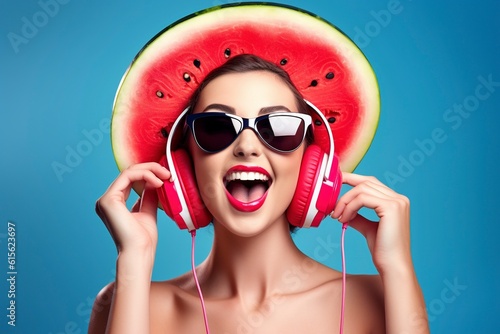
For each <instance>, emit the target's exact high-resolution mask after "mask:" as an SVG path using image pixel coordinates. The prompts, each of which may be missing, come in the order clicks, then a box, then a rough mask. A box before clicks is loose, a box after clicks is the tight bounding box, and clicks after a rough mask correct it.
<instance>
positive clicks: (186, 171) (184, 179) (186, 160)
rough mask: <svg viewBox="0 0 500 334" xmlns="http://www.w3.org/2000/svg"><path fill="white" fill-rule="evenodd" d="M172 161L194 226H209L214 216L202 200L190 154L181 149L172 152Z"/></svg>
mask: <svg viewBox="0 0 500 334" xmlns="http://www.w3.org/2000/svg"><path fill="white" fill-rule="evenodd" d="M172 159H173V161H174V165H175V169H176V170H177V175H178V177H179V179H180V181H181V185H182V192H183V195H184V198H185V200H186V204H187V207H188V209H189V214H190V215H191V219H192V220H193V223H194V226H195V227H196V228H200V227H205V226H207V225H208V224H209V223H210V221H211V220H212V214H211V213H210V212H209V211H208V209H207V207H206V206H205V204H204V203H203V201H202V199H201V196H200V192H199V190H198V185H197V183H196V176H195V173H194V169H193V164H192V162H191V158H190V157H189V154H188V153H187V152H186V150H183V149H179V150H176V151H174V152H172Z"/></svg>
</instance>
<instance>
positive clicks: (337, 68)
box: [111, 3, 380, 171]
mask: <svg viewBox="0 0 500 334" xmlns="http://www.w3.org/2000/svg"><path fill="white" fill-rule="evenodd" d="M242 53H251V54H255V55H257V56H260V57H262V58H264V59H266V60H268V61H271V62H274V63H276V64H279V66H282V67H283V68H284V69H285V70H286V71H287V72H288V73H289V75H290V77H291V79H292V81H293V82H294V83H295V85H296V86H297V88H298V89H299V90H300V91H301V93H302V94H303V96H304V97H305V99H307V100H309V101H311V102H312V103H314V104H315V105H316V106H317V107H318V108H319V109H320V110H321V111H322V112H323V113H324V115H325V116H326V118H327V119H328V120H329V125H330V127H331V129H332V132H333V135H334V139H335V151H336V154H337V155H338V157H339V161H340V167H341V169H342V170H343V171H352V170H354V168H355V167H356V166H357V165H358V163H359V162H360V160H361V159H362V157H363V156H364V154H365V153H366V151H367V150H368V148H369V146H370V144H371V141H372V140H373V137H374V135H375V130H376V128H377V124H378V119H379V112H380V98H379V90H378V85H377V80H376V78H375V75H374V73H373V70H372V68H371V66H370V64H369V63H368V61H367V59H366V58H365V56H364V55H363V53H362V52H361V51H360V50H359V49H358V47H357V46H356V45H355V44H354V43H353V42H352V41H351V40H350V39H349V38H348V37H346V36H345V35H344V34H343V33H342V32H341V31H339V30H338V29H337V28H336V27H334V26H333V25H332V24H330V23H328V22H326V21H325V20H323V19H321V18H319V17H317V16H316V15H314V14H312V13H309V12H306V11H303V10H301V9H297V8H294V7H290V6H284V5H278V4H269V3H240V4H230V5H223V6H219V7H213V8H210V9H207V10H205V11H202V12H198V13H195V14H192V15H190V16H187V17H185V18H183V19H181V20H179V21H177V22H175V23H173V24H172V25H170V26H168V27H167V28H165V29H164V30H163V31H161V32H160V33H159V34H157V35H156V36H155V37H154V38H153V39H151V40H150V41H149V42H148V43H147V44H146V45H145V46H144V48H143V49H142V50H141V51H140V52H139V53H138V54H137V56H136V57H135V59H134V61H133V62H132V64H131V65H130V67H129V68H128V70H127V71H126V73H125V75H124V76H123V78H122V81H121V82H120V85H119V87H118V91H117V94H116V97H115V101H114V106H113V117H112V126H111V139H112V146H113V153H114V156H115V160H116V163H117V165H118V168H119V169H120V170H122V169H124V168H127V167H128V166H130V165H132V164H135V163H139V162H148V161H159V160H160V159H161V157H162V156H163V155H164V154H165V144H166V137H167V135H168V133H169V131H170V128H171V126H172V124H173V122H174V121H175V119H176V118H177V116H178V115H179V114H180V113H181V112H182V110H183V109H184V108H185V107H186V105H187V102H188V100H189V97H190V96H191V94H192V93H193V91H194V90H195V89H196V87H197V86H198V84H199V83H200V82H201V81H202V80H203V78H204V77H205V76H206V75H207V74H208V73H209V72H210V71H211V70H212V69H214V68H216V67H218V66H220V65H222V64H223V63H224V62H225V61H227V59H229V58H230V57H233V56H235V55H237V54H242ZM318 121H319V119H318V120H316V122H318ZM314 131H315V132H314V135H315V140H316V142H317V143H318V144H319V145H325V147H324V149H325V150H327V148H328V141H327V134H326V130H325V129H324V127H322V126H316V127H315V130H314Z"/></svg>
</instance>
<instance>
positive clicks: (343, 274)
mask: <svg viewBox="0 0 500 334" xmlns="http://www.w3.org/2000/svg"><path fill="white" fill-rule="evenodd" d="M345 230H347V223H343V224H342V237H341V243H340V244H341V246H340V252H341V254H342V306H341V308H340V334H342V333H344V311H345V286H346V270H345V250H344V239H345Z"/></svg>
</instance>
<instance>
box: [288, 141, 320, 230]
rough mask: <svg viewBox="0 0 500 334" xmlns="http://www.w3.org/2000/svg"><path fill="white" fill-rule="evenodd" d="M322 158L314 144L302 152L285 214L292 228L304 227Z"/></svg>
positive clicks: (318, 148)
mask: <svg viewBox="0 0 500 334" xmlns="http://www.w3.org/2000/svg"><path fill="white" fill-rule="evenodd" d="M323 156H324V152H323V150H322V149H321V148H320V147H319V146H318V145H315V144H311V145H309V146H308V147H307V149H306V151H305V152H304V156H303V158H302V163H301V165H300V173H299V179H298V181H297V188H296V189H295V193H294V195H293V198H292V201H291V202H290V206H289V207H288V210H287V213H286V214H287V218H288V221H289V222H290V224H292V225H294V226H297V227H302V226H303V225H304V222H305V220H306V217H307V211H308V209H309V207H310V205H311V200H312V196H313V190H314V189H313V188H314V185H315V184H316V181H317V178H318V174H319V172H320V165H321V162H322V160H323ZM312 204H314V203H312Z"/></svg>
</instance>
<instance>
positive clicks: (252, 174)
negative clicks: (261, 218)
mask: <svg viewBox="0 0 500 334" xmlns="http://www.w3.org/2000/svg"><path fill="white" fill-rule="evenodd" d="M242 169H243V167H242V166H237V167H234V168H232V169H231V170H229V171H228V173H227V174H226V176H225V177H224V185H225V187H226V190H227V194H228V198H229V201H230V202H231V204H232V205H233V206H234V207H235V208H236V209H238V210H240V211H247V212H248V211H254V210H257V209H258V208H260V207H261V206H262V204H263V203H264V201H265V199H266V194H267V190H268V189H269V187H270V186H271V183H272V180H271V177H270V176H269V174H268V173H267V172H266V171H265V170H263V169H261V168H255V167H252V168H251V170H250V169H249V167H245V168H244V169H246V170H242Z"/></svg>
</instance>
